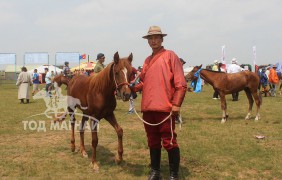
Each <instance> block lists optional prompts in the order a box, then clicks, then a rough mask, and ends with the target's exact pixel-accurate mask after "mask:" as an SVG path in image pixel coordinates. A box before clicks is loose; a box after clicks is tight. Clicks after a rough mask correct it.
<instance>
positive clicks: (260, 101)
mask: <svg viewBox="0 0 282 180" xmlns="http://www.w3.org/2000/svg"><path fill="white" fill-rule="evenodd" d="M260 88H261V83H260V82H259V85H258V93H259V105H260V106H261V105H262V95H261V91H260Z"/></svg>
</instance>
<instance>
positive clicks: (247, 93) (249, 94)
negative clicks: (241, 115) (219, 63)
mask: <svg viewBox="0 0 282 180" xmlns="http://www.w3.org/2000/svg"><path fill="white" fill-rule="evenodd" d="M244 91H245V93H246V95H247V97H248V100H249V111H248V114H247V116H246V117H245V120H248V119H250V118H251V112H252V109H253V104H254V100H253V97H252V94H251V91H250V89H249V88H246V89H244Z"/></svg>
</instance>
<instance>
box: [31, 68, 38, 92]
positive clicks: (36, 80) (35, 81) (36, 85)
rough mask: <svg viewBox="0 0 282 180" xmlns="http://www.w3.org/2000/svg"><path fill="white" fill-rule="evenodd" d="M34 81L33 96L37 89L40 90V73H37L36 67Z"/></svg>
mask: <svg viewBox="0 0 282 180" xmlns="http://www.w3.org/2000/svg"><path fill="white" fill-rule="evenodd" d="M32 81H33V91H32V96H33V95H34V93H35V91H39V84H40V82H39V74H38V73H37V69H34V71H33V76H32Z"/></svg>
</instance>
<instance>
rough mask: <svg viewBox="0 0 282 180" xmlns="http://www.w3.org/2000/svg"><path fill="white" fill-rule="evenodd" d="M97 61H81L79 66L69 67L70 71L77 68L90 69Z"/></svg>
mask: <svg viewBox="0 0 282 180" xmlns="http://www.w3.org/2000/svg"><path fill="white" fill-rule="evenodd" d="M96 64H97V62H95V61H89V62H82V63H80V65H79V66H76V67H73V68H71V71H75V70H79V69H84V70H92V69H94V68H95V66H96Z"/></svg>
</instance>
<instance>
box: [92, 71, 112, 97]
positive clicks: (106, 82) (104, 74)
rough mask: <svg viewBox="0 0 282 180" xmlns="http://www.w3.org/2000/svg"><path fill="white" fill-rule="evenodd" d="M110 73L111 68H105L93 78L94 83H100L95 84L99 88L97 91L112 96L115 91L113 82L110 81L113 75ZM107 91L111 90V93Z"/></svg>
mask: <svg viewBox="0 0 282 180" xmlns="http://www.w3.org/2000/svg"><path fill="white" fill-rule="evenodd" d="M111 71H112V68H110V67H109V69H107V68H106V69H104V70H103V71H101V72H99V73H98V74H97V75H96V77H95V81H100V82H99V83H97V84H98V85H99V86H100V87H99V89H101V90H103V91H104V92H109V94H113V93H114V91H115V81H114V80H113V79H112V78H113V77H112V76H113V74H112V72H111ZM93 78H94V77H93ZM109 89H112V91H108V90H109Z"/></svg>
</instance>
